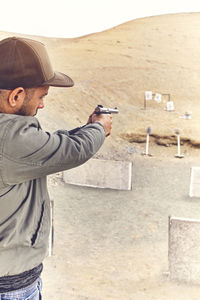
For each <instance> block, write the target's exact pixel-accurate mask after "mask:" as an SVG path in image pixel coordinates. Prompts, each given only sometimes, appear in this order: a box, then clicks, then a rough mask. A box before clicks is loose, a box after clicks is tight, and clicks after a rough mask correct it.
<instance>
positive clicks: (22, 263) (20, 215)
mask: <svg viewBox="0 0 200 300" xmlns="http://www.w3.org/2000/svg"><path fill="white" fill-rule="evenodd" d="M104 139H105V131H104V128H103V126H101V124H99V123H93V124H89V125H87V126H85V127H84V128H81V129H79V130H78V131H77V132H76V133H74V134H70V132H68V131H64V130H62V131H57V132H55V133H53V134H50V133H48V132H44V131H43V130H42V129H41V127H40V124H39V122H38V120H37V119H36V118H35V117H24V116H17V115H10V114H0V276H5V275H15V274H19V273H21V272H24V271H27V270H29V269H32V268H34V267H36V266H37V265H39V264H40V263H41V262H42V261H43V259H44V257H45V256H46V253H47V248H48V237H49V227H50V202H49V195H48V191H47V183H46V175H48V174H52V173H55V172H59V171H63V170H67V169H70V168H74V167H76V166H79V165H81V164H83V163H84V162H86V161H87V160H88V159H89V158H91V157H92V156H93V155H94V154H95V153H96V152H97V151H98V149H99V148H100V147H101V145H102V144H103V142H104Z"/></svg>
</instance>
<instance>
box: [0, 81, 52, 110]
mask: <svg viewBox="0 0 200 300" xmlns="http://www.w3.org/2000/svg"><path fill="white" fill-rule="evenodd" d="M48 90H49V86H47V85H46V86H40V87H35V88H29V89H24V88H23V87H18V88H16V89H14V90H0V112H2V113H7V114H16V115H22V116H35V115H36V114H37V111H38V109H41V108H43V107H44V97H45V96H46V95H47V94H48Z"/></svg>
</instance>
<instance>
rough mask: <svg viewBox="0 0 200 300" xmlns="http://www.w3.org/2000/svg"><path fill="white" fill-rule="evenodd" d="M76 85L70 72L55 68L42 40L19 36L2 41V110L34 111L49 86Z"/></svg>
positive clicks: (0, 65)
mask: <svg viewBox="0 0 200 300" xmlns="http://www.w3.org/2000/svg"><path fill="white" fill-rule="evenodd" d="M73 85H74V83H73V80H72V79H71V78H70V77H69V76H67V75H65V74H63V73H60V72H55V71H54V70H53V68H52V66H51V63H50V60H49V56H48V53H47V51H46V49H45V47H44V45H43V44H42V43H40V42H38V41H34V40H31V39H23V38H16V37H11V38H7V39H4V40H2V41H0V112H5V113H14V114H21V115H35V114H36V113H37V109H38V108H43V97H44V96H45V95H47V92H48V89H49V86H56V87H71V86H73Z"/></svg>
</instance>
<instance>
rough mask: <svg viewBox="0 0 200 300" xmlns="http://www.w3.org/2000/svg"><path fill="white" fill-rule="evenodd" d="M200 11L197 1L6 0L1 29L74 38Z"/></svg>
mask: <svg viewBox="0 0 200 300" xmlns="http://www.w3.org/2000/svg"><path fill="white" fill-rule="evenodd" d="M183 12H200V2H198V0H189V1H188V0H187V1H186V0H182V1H179V0H167V1H164V0H162V1H159V0H6V1H3V3H1V17H0V31H8V32H15V33H22V34H30V35H40V36H47V37H63V38H72V37H79V36H83V35H86V34H90V33H94V32H100V31H103V30H106V29H109V28H112V27H114V26H117V25H120V24H122V23H125V22H127V21H130V20H134V19H137V18H143V17H148V16H156V15H161V14H169V13H183Z"/></svg>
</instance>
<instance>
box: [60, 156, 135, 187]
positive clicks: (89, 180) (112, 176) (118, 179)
mask: <svg viewBox="0 0 200 300" xmlns="http://www.w3.org/2000/svg"><path fill="white" fill-rule="evenodd" d="M131 176H132V163H131V162H127V161H114V160H101V159H90V160H89V161H87V162H86V163H85V164H83V165H81V166H79V167H77V168H74V169H70V170H67V171H64V172H63V180H64V181H65V182H66V183H69V184H75V185H81V186H88V187H96V188H110V189H117V190H131Z"/></svg>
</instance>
